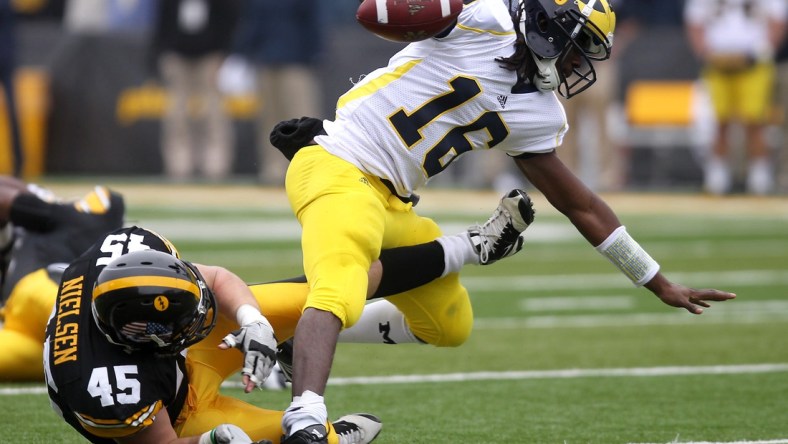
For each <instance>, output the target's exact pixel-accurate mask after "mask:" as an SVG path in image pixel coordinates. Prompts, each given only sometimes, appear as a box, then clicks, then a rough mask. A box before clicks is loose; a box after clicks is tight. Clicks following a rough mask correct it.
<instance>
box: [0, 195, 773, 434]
mask: <svg viewBox="0 0 788 444" xmlns="http://www.w3.org/2000/svg"><path fill="white" fill-rule="evenodd" d="M58 186H60V187H61V193H66V194H67V193H72V192H73V194H74V195H76V194H77V193H79V192H81V191H84V189H85V188H86V186H85V185H83V184H68V185H65V184H58V185H57V186H54V187H55V188H56V189H58ZM116 188H118V189H119V190H120V191H123V192H124V193H125V194H126V195H127V204H128V207H129V210H128V213H129V221H130V222H131V223H137V224H141V225H145V226H148V227H150V228H154V229H156V230H157V231H160V232H161V233H162V234H164V235H166V236H168V237H170V238H171V239H172V240H174V241H175V243H176V244H177V245H179V247H180V249H181V252H182V253H183V255H184V256H185V257H187V258H190V259H192V260H194V261H197V262H205V263H216V264H221V265H224V266H227V267H228V268H230V269H232V270H234V271H236V272H237V273H238V274H240V275H241V276H242V277H244V279H246V280H248V281H250V282H257V281H264V280H269V279H279V278H283V277H289V276H294V275H297V274H300V259H301V256H300V250H299V248H298V243H297V238H298V234H299V233H298V227H297V224H296V223H295V221H294V219H293V216H292V215H291V214H290V213H289V210H288V208H287V205H286V202H285V201H284V196H283V193H282V192H281V191H278V190H273V191H265V190H255V189H250V188H247V187H222V188H219V189H213V188H206V187H197V188H185V187H172V189H169V188H160V189H157V188H156V187H145V186H138V185H131V184H122V183H121V184H118V185H116ZM67 195H68V194H67ZM498 197H499V196H497V195H495V194H489V193H470V192H465V193H441V192H435V193H434V195H433V194H431V193H425V196H424V197H423V200H422V202H423V203H422V204H421V210H420V213H421V214H424V215H430V216H433V217H434V218H435V219H436V220H437V221H439V223H441V225H442V226H443V227H444V230H445V231H446V232H455V231H458V230H460V229H463V228H464V227H465V226H467V225H468V224H469V223H472V222H481V221H483V220H484V219H486V217H487V216H488V215H489V213H490V212H491V210H492V209H493V208H494V206H495V204H496V202H497V199H498ZM534 197H535V201H536V208H537V219H536V223H535V224H534V226H533V227H532V228H530V229H529V231H528V232H527V242H526V247H525V249H524V250H523V252H521V253H520V254H519V255H517V256H515V257H513V258H510V259H507V260H505V261H501V262H499V263H497V264H494V265H492V266H489V267H484V268H483V267H467V268H466V271H465V273H464V278H463V282H464V283H465V284H466V286H467V287H468V288H469V290H470V291H471V293H472V297H473V303H474V310H475V314H476V320H477V322H476V327H475V331H474V334H473V336H472V337H471V339H470V340H469V341H468V342H467V343H466V344H465V345H463V346H462V347H459V348H456V349H435V348H432V347H428V346H415V345H412V346H370V345H347V344H341V345H340V347H339V350H338V353H337V359H336V362H335V366H334V370H333V372H332V379H331V381H330V386H329V389H328V393H327V401H328V406H329V411H330V412H331V414H332V416H339V415H341V414H342V413H346V412H351V411H369V412H373V413H375V414H377V415H379V416H380V417H381V418H382V419H383V421H384V428H383V432H382V433H381V435H380V437H379V439H378V440H377V441H376V442H379V443H381V444H394V443H396V444H401V443H425V444H443V443H446V444H448V443H469V444H475V443H559V444H563V443H567V444H574V443H598V444H607V443H673V442H681V443H687V442H714V443H718V442H748V443H755V442H763V443H788V346H787V345H786V339H787V338H788V200H785V199H779V198H773V199H747V198H728V199H713V198H708V197H697V196H688V195H645V194H644V195H620V196H618V195H613V196H609V202H610V203H611V205H612V206H613V207H614V208H617V209H619V210H620V211H619V214H620V216H621V218H622V220H623V222H624V223H625V225H626V226H627V227H628V230H629V232H630V233H632V234H633V235H634V236H635V237H636V238H637V239H638V240H639V241H640V243H641V244H642V245H644V246H645V247H646V249H647V250H648V251H649V252H650V253H651V254H652V256H654V257H655V258H656V259H657V260H659V261H660V263H661V264H662V267H663V271H664V272H665V273H666V274H667V275H668V276H669V277H671V278H673V279H674V280H676V281H679V282H681V283H684V284H687V285H690V286H696V287H716V288H720V289H725V290H729V291H733V292H735V293H737V294H738V297H737V299H736V300H734V301H730V302H727V303H724V304H717V305H715V306H714V307H712V308H711V309H708V310H707V312H706V313H704V314H703V315H701V316H692V315H690V314H688V313H686V312H683V311H679V310H677V309H673V308H670V307H667V306H665V305H663V304H662V303H661V302H660V301H659V300H658V299H657V298H656V297H654V296H653V295H651V293H650V292H648V291H646V290H644V289H637V288H634V287H633V286H632V285H631V284H630V282H629V281H628V280H627V279H626V278H625V277H624V276H623V275H621V274H620V273H618V272H617V271H616V270H615V269H614V268H613V266H612V265H610V264H609V263H608V262H607V261H606V260H605V259H604V258H603V257H601V256H600V255H599V254H598V253H596V252H595V251H594V250H593V249H592V248H591V247H590V246H589V245H588V244H586V243H585V241H583V240H582V238H581V237H580V235H579V234H577V232H576V231H574V229H573V227H572V226H571V225H570V224H569V223H568V222H566V221H565V220H564V219H563V218H562V217H560V216H559V215H558V214H556V212H555V211H553V210H552V209H551V208H549V206H548V204H547V203H546V202H545V201H544V199H542V198H541V196H538V195H537V196H534ZM212 236H213V239H211V237H212ZM40 388H41V385H40V384H28V385H24V384H4V385H3V384H0V430H2V433H1V435H2V438H0V441H2V442H10V443H72V442H80V440H79V439H78V438H77V435H76V433H74V432H72V431H71V430H69V429H68V428H67V427H66V426H65V425H64V424H62V423H61V422H60V421H59V420H58V419H57V418H56V416H55V414H54V413H53V412H52V411H51V410H50V408H49V404H48V401H47V398H46V395H45V394H43V392H42V391H41V390H40ZM226 390H227V392H228V393H232V394H237V395H238V396H244V397H245V398H248V399H250V400H251V401H252V402H254V403H257V404H259V405H264V406H266V407H269V408H284V407H285V406H286V405H287V404H288V396H289V395H288V394H287V393H285V392H268V391H265V392H255V393H254V394H252V395H243V394H242V393H241V392H240V390H238V389H235V388H232V387H228V388H227V389H226ZM19 393H22V394H19Z"/></svg>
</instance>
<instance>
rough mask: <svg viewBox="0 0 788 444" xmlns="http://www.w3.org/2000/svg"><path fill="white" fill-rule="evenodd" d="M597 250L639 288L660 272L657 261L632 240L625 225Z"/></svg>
mask: <svg viewBox="0 0 788 444" xmlns="http://www.w3.org/2000/svg"><path fill="white" fill-rule="evenodd" d="M595 248H596V251H598V252H600V253H601V254H602V255H603V256H605V257H606V258H608V260H609V261H610V262H611V263H613V265H615V266H616V267H618V269H619V270H621V272H623V273H624V274H625V275H626V276H627V277H628V278H629V279H630V280H631V281H632V282H633V283H634V284H635V285H636V286H638V287H640V286H642V285H643V284H645V283H646V282H648V281H650V280H651V278H653V277H654V276H655V275H656V274H657V272H658V271H659V264H658V263H657V261H655V260H654V259H652V258H651V256H649V254H648V253H646V250H644V249H643V247H641V246H640V244H638V243H637V242H635V239H632V236H630V235H629V233H627V229H626V227H624V226H623V225H622V226H620V227H618V228H616V229H615V230H614V231H613V232H612V233H610V236H608V237H607V239H605V241H604V242H602V243H601V244H599V245H598V246H597V247H595Z"/></svg>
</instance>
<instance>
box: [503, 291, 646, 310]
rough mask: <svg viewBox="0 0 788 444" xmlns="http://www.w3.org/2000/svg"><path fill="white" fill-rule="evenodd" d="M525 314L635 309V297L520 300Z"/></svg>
mask: <svg viewBox="0 0 788 444" xmlns="http://www.w3.org/2000/svg"><path fill="white" fill-rule="evenodd" d="M519 306H520V308H521V309H522V310H523V311H525V312H529V313H530V312H535V311H611V310H612V311H615V310H630V309H632V308H634V307H635V296H587V295H578V296H552V297H544V298H526V299H522V300H520V303H519Z"/></svg>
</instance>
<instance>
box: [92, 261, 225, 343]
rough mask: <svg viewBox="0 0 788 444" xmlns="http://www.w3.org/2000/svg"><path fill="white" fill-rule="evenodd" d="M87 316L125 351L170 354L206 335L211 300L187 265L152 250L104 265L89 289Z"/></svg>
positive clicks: (213, 305) (212, 313)
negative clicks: (91, 300) (91, 289)
mask: <svg viewBox="0 0 788 444" xmlns="http://www.w3.org/2000/svg"><path fill="white" fill-rule="evenodd" d="M92 310H93V318H94V319H95V321H96V325H97V326H98V328H99V330H100V331H101V332H102V333H103V334H104V335H105V336H106V338H107V340H109V341H110V342H111V343H113V344H116V345H120V346H122V347H124V348H126V350H127V351H140V350H145V351H152V352H155V353H157V354H161V355H173V354H177V353H179V352H181V351H182V350H183V349H185V348H186V347H188V346H190V345H192V344H194V343H196V342H198V341H200V340H201V339H203V338H204V337H206V336H207V335H208V334H209V333H210V332H211V330H212V329H213V326H214V324H215V322H216V300H215V299H214V296H213V293H212V292H211V290H210V289H209V288H208V287H207V285H206V284H205V282H204V280H203V278H202V276H201V275H200V273H199V271H197V269H196V268H195V267H194V266H193V265H192V264H190V263H188V262H185V261H182V260H180V259H178V258H177V257H175V256H172V255H170V254H168V253H164V252H161V251H156V250H143V251H136V252H131V253H128V254H125V255H123V256H120V257H118V258H117V259H114V260H113V261H111V262H110V263H109V264H107V265H106V266H105V267H104V269H103V270H101V272H100V273H99V275H98V278H97V279H96V283H95V286H94V287H93V303H92Z"/></svg>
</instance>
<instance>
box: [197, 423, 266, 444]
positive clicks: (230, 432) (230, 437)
mask: <svg viewBox="0 0 788 444" xmlns="http://www.w3.org/2000/svg"><path fill="white" fill-rule="evenodd" d="M270 442H271V441H259V442H258V444H259V443H270ZM199 444H252V438H250V437H249V435H247V434H246V432H244V431H243V430H241V428H240V427H238V426H236V425H233V424H219V425H218V426H216V428H214V429H213V430H210V431H208V432H205V433H203V434H202V435H200V442H199Z"/></svg>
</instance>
